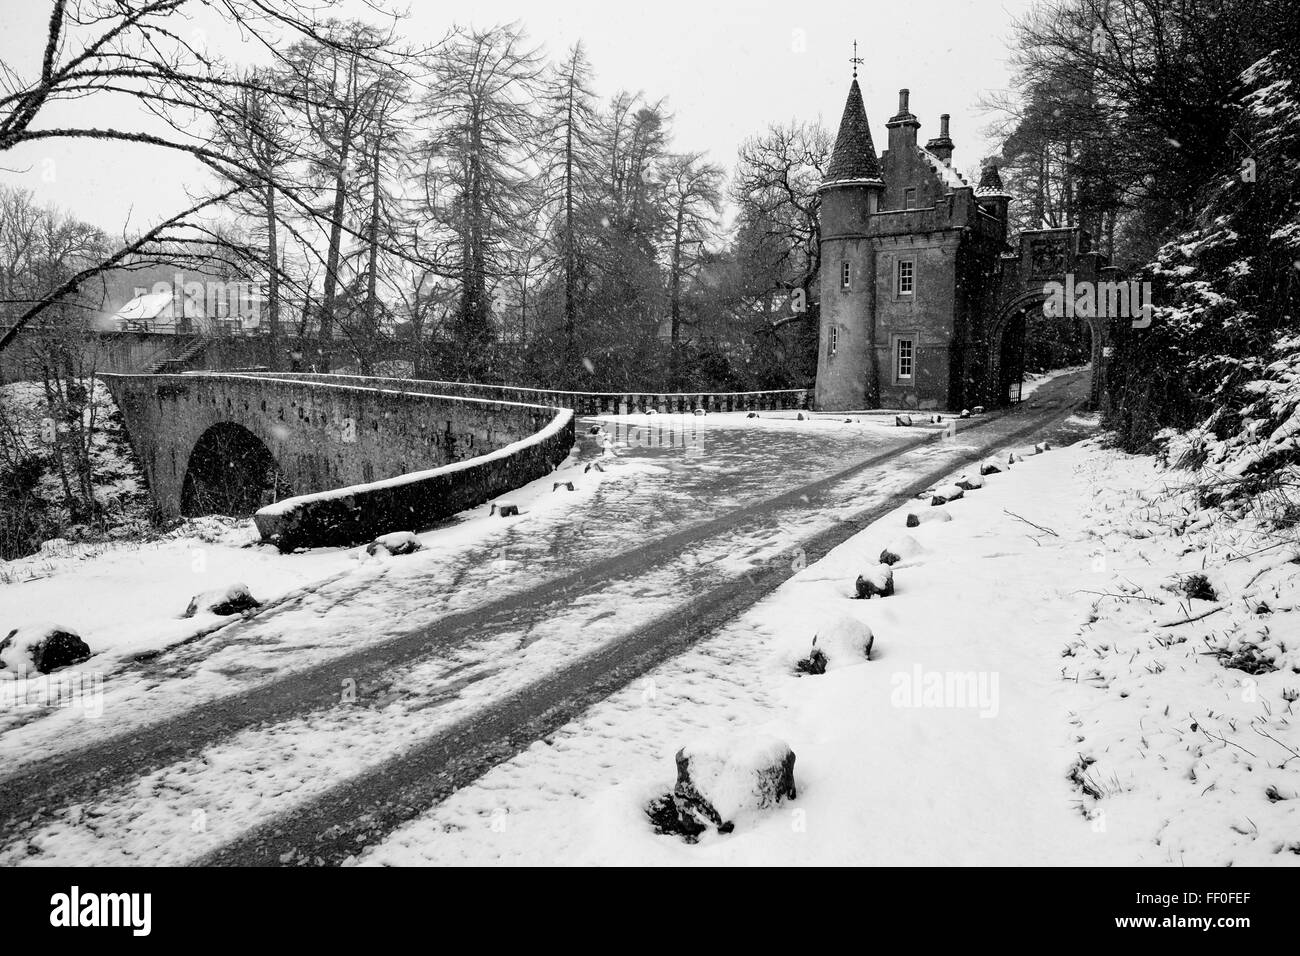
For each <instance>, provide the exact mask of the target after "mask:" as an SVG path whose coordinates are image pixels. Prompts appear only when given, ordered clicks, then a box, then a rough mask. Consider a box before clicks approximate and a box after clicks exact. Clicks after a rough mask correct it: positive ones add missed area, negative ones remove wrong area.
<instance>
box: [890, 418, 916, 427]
mask: <svg viewBox="0 0 1300 956" xmlns="http://www.w3.org/2000/svg"><path fill="white" fill-rule="evenodd" d="M894 424H895V425H896V426H898V427H899V428H905V427H907V426H908V425H911V424H912V416H911V415H895V416H894Z"/></svg>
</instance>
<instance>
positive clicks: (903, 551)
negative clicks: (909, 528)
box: [880, 534, 925, 565]
mask: <svg viewBox="0 0 1300 956" xmlns="http://www.w3.org/2000/svg"><path fill="white" fill-rule="evenodd" d="M924 550H925V549H924V548H922V547H921V545H920V543H919V542H918V541H917V540H916V539H915V538H913V537H912V536H911V535H910V534H900V535H899V536H898V537H897V538H895V539H894V540H893V541H891V542H889V544H888V545H887V546H886V547H885V550H883V551H881V552H880V563H881V564H891V565H892V564H897V563H898V562H899V561H906V560H908V559H909V558H914V557H916V556H917V555H918V554H920V553H921V552H922V551H924Z"/></svg>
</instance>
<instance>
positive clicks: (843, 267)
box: [840, 262, 853, 289]
mask: <svg viewBox="0 0 1300 956" xmlns="http://www.w3.org/2000/svg"><path fill="white" fill-rule="evenodd" d="M852 276H853V272H852V270H851V269H850V267H849V264H848V262H841V263H840V288H841V289H847V288H849V283H850V280H851V278H852Z"/></svg>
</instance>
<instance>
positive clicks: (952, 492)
mask: <svg viewBox="0 0 1300 956" xmlns="http://www.w3.org/2000/svg"><path fill="white" fill-rule="evenodd" d="M963 495H965V492H964V491H962V490H961V488H960V487H958V486H957V485H940V486H939V487H938V488H936V489H934V491H933V492H931V493H930V505H931V506H932V507H933V506H935V505H946V504H947V503H948V502H950V501H957V500H958V499H960V498H961V497H962V496H963Z"/></svg>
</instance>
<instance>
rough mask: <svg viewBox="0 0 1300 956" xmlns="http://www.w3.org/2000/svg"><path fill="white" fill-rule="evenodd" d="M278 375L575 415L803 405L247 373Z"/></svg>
mask: <svg viewBox="0 0 1300 956" xmlns="http://www.w3.org/2000/svg"><path fill="white" fill-rule="evenodd" d="M252 374H267V375H274V376H275V377H277V378H286V379H300V380H306V381H317V382H336V383H339V384H361V385H366V386H367V387H377V388H392V387H400V388H403V389H409V390H411V391H425V392H433V393H436V394H439V395H454V396H460V397H464V398H485V399H493V400H496V401H504V402H522V403H525V404H540V405H555V406H558V407H560V408H569V409H572V410H573V411H574V412H575V413H577V414H578V415H636V414H642V413H644V412H647V411H655V412H659V413H661V414H664V413H671V412H691V411H694V410H695V409H696V408H702V409H704V410H705V411H707V412H749V411H774V410H778V409H806V408H808V400H809V390H808V389H805V388H786V389H769V390H766V391H758V392H569V391H561V390H557V389H544V388H522V387H519V386H514V385H479V384H476V383H473V382H435V381H426V380H423V379H394V378H380V377H376V376H362V375H338V374H332V373H326V372H288V373H283V372H274V373H252Z"/></svg>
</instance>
